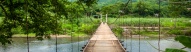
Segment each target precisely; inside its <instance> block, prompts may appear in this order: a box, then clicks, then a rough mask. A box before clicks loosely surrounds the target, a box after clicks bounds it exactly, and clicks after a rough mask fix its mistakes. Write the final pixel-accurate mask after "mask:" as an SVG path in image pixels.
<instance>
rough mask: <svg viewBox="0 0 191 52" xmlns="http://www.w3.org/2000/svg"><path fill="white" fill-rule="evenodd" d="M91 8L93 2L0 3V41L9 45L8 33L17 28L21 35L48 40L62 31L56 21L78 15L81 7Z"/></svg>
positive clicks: (13, 0) (25, 0)
mask: <svg viewBox="0 0 191 52" xmlns="http://www.w3.org/2000/svg"><path fill="white" fill-rule="evenodd" d="M79 2H80V3H81V4H82V5H83V4H86V5H85V6H89V7H90V6H92V4H94V3H96V2H97V0H78V1H74V2H70V1H68V0H1V1H0V7H1V9H2V10H1V11H2V12H3V16H4V19H3V22H2V25H0V42H1V43H2V44H3V45H5V44H6V43H11V40H10V38H11V37H12V35H13V34H14V33H13V32H12V31H11V30H12V29H14V28H17V27H19V26H21V27H22V30H23V31H25V34H28V33H35V34H36V37H37V38H39V39H42V37H49V35H50V34H54V33H56V32H58V31H60V30H62V29H60V28H61V25H60V23H62V22H61V20H60V19H69V20H70V21H73V20H72V18H73V17H76V16H77V15H79V14H80V13H78V12H82V11H83V10H82V8H83V7H82V5H78V4H79Z"/></svg>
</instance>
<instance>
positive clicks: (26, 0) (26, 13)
mask: <svg viewBox="0 0 191 52" xmlns="http://www.w3.org/2000/svg"><path fill="white" fill-rule="evenodd" d="M25 3H26V5H25V7H26V8H25V10H26V12H25V15H26V16H25V18H26V35H27V51H28V52H29V37H28V19H27V17H28V0H25Z"/></svg>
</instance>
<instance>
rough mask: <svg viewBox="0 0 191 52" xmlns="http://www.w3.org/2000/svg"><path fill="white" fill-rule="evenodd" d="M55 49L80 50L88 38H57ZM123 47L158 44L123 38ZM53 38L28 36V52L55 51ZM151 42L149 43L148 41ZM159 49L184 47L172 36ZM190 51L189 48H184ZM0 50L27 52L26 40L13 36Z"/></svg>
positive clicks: (148, 49) (135, 51)
mask: <svg viewBox="0 0 191 52" xmlns="http://www.w3.org/2000/svg"><path fill="white" fill-rule="evenodd" d="M57 40H58V44H57V46H58V47H57V51H58V52H80V50H82V47H83V46H84V45H85V44H86V43H87V41H88V38H73V39H72V41H73V42H71V38H58V39H57ZM121 40H123V41H124V42H123V44H124V47H126V48H127V50H128V51H129V52H139V43H140V51H141V52H158V51H157V50H156V49H155V48H153V47H152V46H151V45H153V46H154V47H157V46H158V39H157V38H148V39H141V40H140V41H139V39H135V38H133V39H129V38H123V39H121ZM55 41H56V39H55V38H51V39H44V40H42V41H40V40H37V39H35V38H29V43H30V44H29V50H30V52H56V46H55ZM148 42H149V43H150V44H151V45H150V44H149V43H148ZM160 46H161V47H160V48H161V50H165V48H177V49H180V48H182V47H184V46H183V45H182V44H180V43H179V42H176V41H174V40H173V38H164V39H161V41H160ZM184 50H187V51H188V52H191V49H188V48H186V49H184ZM0 52H27V41H26V38H13V43H12V44H10V45H6V46H2V45H0Z"/></svg>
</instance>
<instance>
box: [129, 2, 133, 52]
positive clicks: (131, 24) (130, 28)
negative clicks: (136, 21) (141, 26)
mask: <svg viewBox="0 0 191 52" xmlns="http://www.w3.org/2000/svg"><path fill="white" fill-rule="evenodd" d="M132 3H133V2H132V0H131V14H132V10H133V9H132V8H133V6H132ZM132 24H133V23H132V17H131V28H130V30H132ZM129 33H130V36H131V43H130V44H131V46H130V47H131V48H130V50H131V51H130V52H132V33H131V32H129Z"/></svg>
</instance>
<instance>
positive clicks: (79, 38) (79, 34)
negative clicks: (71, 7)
mask: <svg viewBox="0 0 191 52" xmlns="http://www.w3.org/2000/svg"><path fill="white" fill-rule="evenodd" d="M78 27H79V15H78V12H77V29H79V28H78ZM79 35H80V34H78V51H79V50H80V49H79V45H80V44H79V42H80V40H79V39H80V38H79Z"/></svg>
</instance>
